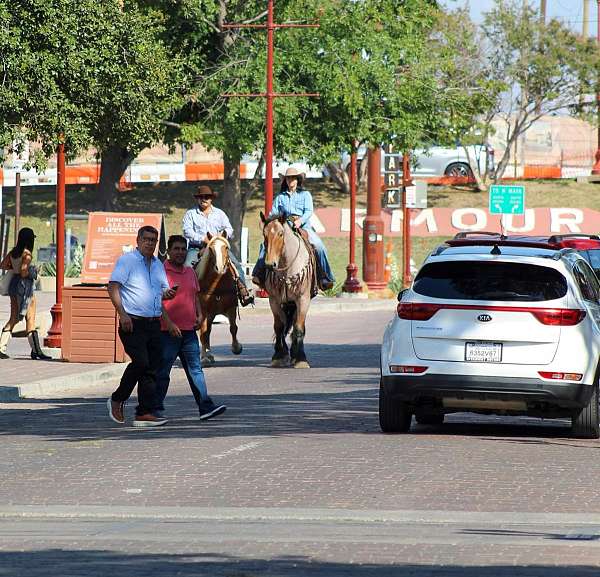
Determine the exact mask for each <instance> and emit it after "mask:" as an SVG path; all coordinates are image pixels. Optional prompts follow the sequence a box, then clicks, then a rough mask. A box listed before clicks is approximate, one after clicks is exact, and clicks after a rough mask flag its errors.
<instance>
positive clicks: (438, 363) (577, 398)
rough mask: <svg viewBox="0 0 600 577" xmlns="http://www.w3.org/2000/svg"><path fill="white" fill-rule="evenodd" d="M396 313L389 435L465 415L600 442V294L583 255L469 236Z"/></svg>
mask: <svg viewBox="0 0 600 577" xmlns="http://www.w3.org/2000/svg"><path fill="white" fill-rule="evenodd" d="M398 301H399V302H398V308H397V314H396V316H395V317H394V319H393V320H392V321H391V322H390V323H389V325H388V327H387V329H386V331H385V335H384V338H383V345H382V348H381V382H380V392H379V421H380V425H381V429H382V430H383V431H384V432H386V433H402V432H407V431H408V430H409V429H410V425H411V420H412V416H413V415H414V416H415V418H416V420H417V422H418V423H428V424H436V423H442V422H443V420H444V415H445V414H447V413H452V412H465V411H467V412H476V413H484V414H501V415H530V416H536V417H546V418H565V417H566V418H570V419H571V423H572V433H573V435H575V436H578V437H584V438H598V437H599V435H600V430H599V414H598V378H599V376H600V372H599V369H600V364H599V359H600V283H599V281H598V278H597V276H596V275H595V274H594V272H593V270H592V269H591V268H590V265H589V264H588V263H587V262H586V260H585V259H584V258H582V257H581V256H580V255H579V254H577V252H576V251H575V250H573V249H569V248H566V249H560V248H551V247H549V246H548V243H543V242H535V241H527V240H518V239H517V240H511V239H510V237H509V238H506V237H500V236H498V237H497V238H494V237H492V236H487V237H485V236H483V237H480V238H477V237H475V236H469V235H465V237H464V238H459V239H453V240H450V241H447V243H446V244H444V245H442V246H440V247H438V248H437V249H436V250H435V251H434V252H433V253H432V254H431V255H430V256H429V257H428V258H427V259H426V260H425V262H424V264H423V266H422V267H421V269H420V271H419V273H418V274H417V276H416V277H415V280H414V282H413V284H412V286H411V288H409V289H406V290H404V291H402V292H401V293H400V294H399V295H398Z"/></svg>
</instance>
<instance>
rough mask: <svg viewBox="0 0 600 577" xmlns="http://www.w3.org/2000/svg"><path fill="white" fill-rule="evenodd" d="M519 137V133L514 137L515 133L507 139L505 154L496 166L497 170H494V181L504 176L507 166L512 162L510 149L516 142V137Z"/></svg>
mask: <svg viewBox="0 0 600 577" xmlns="http://www.w3.org/2000/svg"><path fill="white" fill-rule="evenodd" d="M518 137H519V135H518V134H517V135H516V137H514V135H513V136H511V137H510V138H509V139H508V140H507V142H506V148H505V149H504V154H503V155H502V158H501V159H500V162H499V163H498V165H497V167H496V171H495V172H494V182H498V181H499V180H500V179H501V178H502V177H503V176H504V171H505V170H506V167H507V166H508V163H509V162H510V151H511V150H512V148H513V146H514V144H515V139H516V138H518Z"/></svg>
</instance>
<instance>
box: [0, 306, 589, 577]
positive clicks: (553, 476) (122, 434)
mask: <svg viewBox="0 0 600 577" xmlns="http://www.w3.org/2000/svg"><path fill="white" fill-rule="evenodd" d="M388 318H389V314H388V313H384V312H369V313H348V314H336V315H325V314H323V315H318V316H314V317H313V318H311V319H310V321H309V328H308V337H307V352H308V354H309V359H310V361H311V363H312V365H313V368H312V369H311V370H308V371H294V370H291V369H290V370H273V369H270V368H268V364H269V363H268V361H269V358H270V354H271V348H270V338H271V329H270V327H269V326H266V325H267V322H266V318H265V317H260V316H254V317H249V318H247V319H244V325H243V327H242V330H241V337H242V340H243V342H244V345H245V351H244V354H243V355H242V356H241V357H237V358H235V357H233V356H231V355H228V354H226V353H227V347H226V345H225V343H226V336H227V331H226V329H225V327H218V328H217V330H216V335H215V342H216V343H217V346H216V347H215V348H216V351H217V353H218V354H217V357H218V361H219V365H218V366H217V367H214V368H211V369H208V370H207V371H206V374H207V379H208V384H209V390H210V392H211V394H212V395H213V396H214V397H215V398H218V399H219V400H222V401H225V402H226V403H227V404H228V405H229V407H230V408H229V410H228V411H227V413H225V415H224V416H223V418H220V419H219V420H214V421H211V422H208V423H203V424H200V423H199V422H198V420H197V418H196V414H195V409H194V405H193V402H192V398H191V395H190V394H189V391H188V389H187V384H185V382H184V381H183V380H182V378H181V377H182V375H181V370H180V369H177V370H176V371H175V373H174V385H173V390H172V393H173V394H172V395H171V396H170V404H169V407H168V412H169V415H170V417H171V418H172V420H171V421H170V423H169V424H168V425H167V426H166V427H164V428H162V429H158V430H152V431H139V430H135V429H133V428H131V427H118V426H116V425H114V424H113V423H112V422H111V421H109V420H108V418H107V417H106V414H105V405H104V402H105V399H106V396H107V394H108V393H109V392H110V390H111V387H110V386H105V387H103V388H102V389H95V390H90V389H82V392H81V394H80V395H78V396H77V397H72V398H61V399H52V400H36V401H33V400H32V401H28V402H23V403H16V404H11V405H1V406H0V407H1V408H0V433H1V434H2V437H3V439H2V441H3V442H2V446H1V447H0V471H1V474H2V484H1V486H0V503H2V504H3V505H0V515H2V514H4V515H8V516H6V517H5V518H4V520H3V521H2V522H1V523H0V550H1V551H2V553H0V576H3V575H12V574H15V575H16V574H28V575H37V574H42V571H44V570H45V567H46V566H47V565H48V564H49V563H50V564H53V565H54V566H56V567H57V568H59V569H60V571H58V570H57V571H56V574H61V575H96V574H97V575H100V574H102V575H106V574H108V573H109V572H111V571H112V572H117V573H118V574H120V575H142V574H144V575H146V574H148V573H149V572H151V571H152V572H153V571H157V572H158V571H160V572H162V573H164V574H166V575H176V574H181V575H195V574H197V575H236V576H238V577H240V576H242V575H243V576H253V577H254V576H255V575H286V576H288V575H305V574H313V573H315V574H319V575H377V576H380V575H388V574H389V575H391V574H394V575H419V576H420V577H421V576H424V575H465V576H467V577H475V576H479V575H483V576H486V577H487V576H491V575H509V574H510V575H525V576H527V577H530V576H534V575H545V576H550V577H559V575H560V576H561V577H562V576H563V575H592V574H594V575H595V574H598V573H600V569H598V565H600V546H599V545H598V540H599V539H600V487H599V484H598V483H597V482H596V479H597V478H598V477H599V474H600V463H599V462H598V461H597V460H596V459H597V456H598V455H599V453H598V449H599V448H600V444H598V443H597V442H593V441H582V440H574V439H570V438H569V437H568V427H567V423H566V422H565V423H563V422H556V421H546V422H541V421H537V420H534V419H521V420H518V419H500V418H487V417H470V416H466V415H455V416H452V417H451V418H450V419H449V420H448V424H445V425H443V426H441V427H426V426H415V427H414V428H413V431H412V433H411V434H409V435H404V436H384V435H381V434H380V433H379V430H378V423H377V373H378V369H377V366H378V356H377V355H378V343H379V342H380V338H381V334H382V332H383V327H384V325H385V323H386V321H387V319H388ZM2 506H3V507H4V509H3V508H2ZM27 506H32V507H33V509H32V510H31V511H30V515H31V516H32V517H33V518H34V519H37V520H35V522H23V521H22V520H18V518H16V517H14V515H15V511H16V512H17V513H18V512H19V511H24V510H25V509H26V507H27ZM46 506H54V507H63V509H60V510H59V511H58V512H57V513H56V516H55V517H51V518H49V519H46V520H43V521H41V520H40V519H38V518H39V517H40V516H41V515H42V512H43V510H44V507H46ZM89 506H99V507H100V509H101V511H102V514H103V515H104V516H105V517H106V518H104V519H102V520H98V519H95V515H96V514H95V513H94V514H92V513H90V514H89V515H88V513H85V511H88V509H86V507H89ZM8 507H11V508H10V510H9V509H8ZM164 507H177V508H178V509H177V510H178V511H186V510H188V508H189V510H190V511H206V510H207V509H208V510H209V511H213V514H212V516H210V518H209V519H206V518H205V513H198V514H197V515H195V514H194V515H191V517H192V518H191V519H172V518H170V517H169V515H167V514H165V513H164V512H165V509H163V508H164ZM229 508H235V510H237V511H247V515H248V519H247V520H243V519H237V520H228V518H227V511H229V510H230V509H229ZM307 510H310V511H314V510H318V511H322V510H333V511H336V512H341V513H340V514H341V516H342V518H343V517H344V514H343V512H344V511H358V512H360V511H363V512H364V513H365V515H366V516H365V518H360V519H358V518H357V519H354V517H353V518H352V520H344V519H339V518H336V519H330V518H328V516H327V515H323V514H322V513H319V514H315V515H314V519H313V520H312V521H310V522H307V521H306V520H302V519H298V518H297V515H296V513H297V512H302V511H307ZM78 511H79V512H84V513H85V514H84V517H83V518H80V519H70V518H69V517H70V516H72V515H73V514H75V513H76V512H78ZM124 511H139V512H140V515H142V516H144V518H146V517H147V519H146V520H145V521H144V522H141V521H139V520H137V521H136V520H135V519H130V518H120V517H121V516H122V515H123V512H124ZM265 511H267V513H265ZM398 511H419V512H420V513H419V515H421V517H418V518H411V519H409V520H403V518H400V519H388V518H387V517H386V515H388V514H389V515H392V513H393V512H398ZM444 511H446V512H448V511H450V512H452V511H458V512H461V513H456V514H453V513H446V514H445V516H444V515H442V513H443V512H444ZM477 512H479V513H480V514H481V517H477V518H475V521H476V522H473V519H471V518H463V517H461V514H464V513H477ZM499 512H506V513H509V516H508V517H505V516H502V515H501V514H500V513H499ZM59 513H60V514H59ZM510 513H514V514H515V516H514V519H513V517H512V516H511V515H510ZM517 513H531V514H532V515H535V514H541V513H555V514H558V517H556V518H553V519H552V520H551V521H548V520H547V519H545V518H543V517H532V518H525V519H523V518H519V517H517V516H516V514H517ZM561 514H562V515H563V516H560V515H561ZM564 514H571V516H565V515H564ZM594 514H595V515H594ZM86 515H88V516H86ZM273 515H275V517H273ZM277 515H280V517H281V518H277ZM448 515H450V517H448ZM585 515H588V517H585ZM590 515H591V516H590ZM65 516H66V518H65ZM511 519H512V520H511ZM169 535H171V537H168V536H169ZM19 551H26V554H23V553H19ZM361 564H362V565H361ZM394 565H396V566H398V565H402V566H403V569H402V571H401V572H398V571H396V570H394V569H393V566H394ZM513 565H514V566H515V567H513ZM36 571H38V572H36ZM94 571H95V572H94ZM45 574H47V573H45Z"/></svg>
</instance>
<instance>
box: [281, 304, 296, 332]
mask: <svg viewBox="0 0 600 577" xmlns="http://www.w3.org/2000/svg"><path fill="white" fill-rule="evenodd" d="M281 306H282V308H283V312H284V313H285V328H284V332H283V334H284V335H286V336H287V335H288V333H289V332H290V331H291V330H292V327H293V326H294V317H295V316H296V303H293V302H292V303H285V304H283V305H281Z"/></svg>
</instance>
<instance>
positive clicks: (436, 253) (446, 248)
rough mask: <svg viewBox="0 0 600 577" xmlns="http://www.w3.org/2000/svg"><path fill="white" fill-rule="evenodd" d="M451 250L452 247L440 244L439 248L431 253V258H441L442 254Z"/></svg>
mask: <svg viewBox="0 0 600 577" xmlns="http://www.w3.org/2000/svg"><path fill="white" fill-rule="evenodd" d="M449 248H450V246H449V245H447V244H440V245H439V246H436V247H435V248H434V249H433V250H432V251H431V256H439V255H440V254H442V253H443V252H444V251H445V250H448V249H449Z"/></svg>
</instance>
